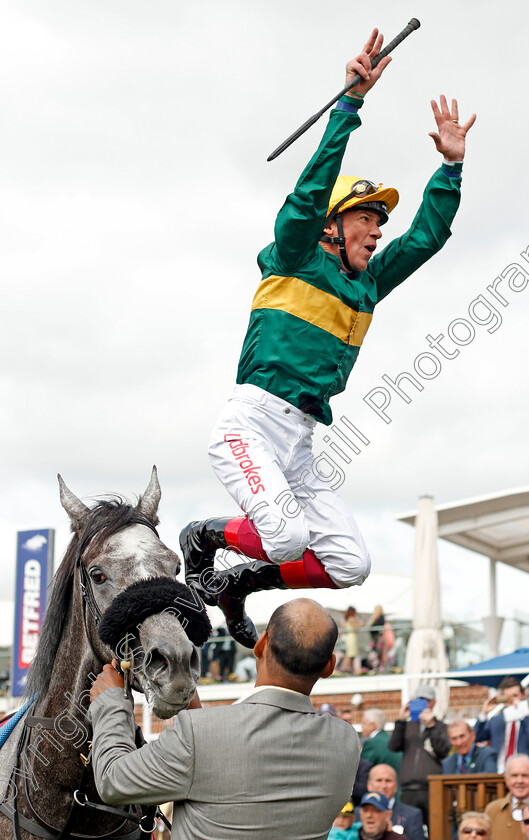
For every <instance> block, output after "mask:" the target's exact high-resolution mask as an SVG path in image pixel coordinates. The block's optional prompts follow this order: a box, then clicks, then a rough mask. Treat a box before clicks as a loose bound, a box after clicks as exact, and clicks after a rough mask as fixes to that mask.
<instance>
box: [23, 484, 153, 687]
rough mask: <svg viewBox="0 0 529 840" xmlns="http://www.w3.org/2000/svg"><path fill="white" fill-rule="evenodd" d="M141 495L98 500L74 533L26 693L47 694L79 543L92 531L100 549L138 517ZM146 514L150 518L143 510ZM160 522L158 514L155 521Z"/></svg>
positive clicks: (59, 571) (92, 543)
mask: <svg viewBox="0 0 529 840" xmlns="http://www.w3.org/2000/svg"><path fill="white" fill-rule="evenodd" d="M140 502H141V497H140V499H138V504H137V506H136V507H133V506H132V505H130V504H128V503H127V502H125V501H124V500H123V499H122V498H120V497H118V496H116V497H114V498H111V499H106V500H102V501H100V502H98V503H97V504H96V505H95V506H94V507H93V508H92V509H91V510H90V511H89V513H87V515H86V518H85V520H84V521H83V525H82V529H81V531H80V533H79V534H77V533H74V535H73V537H72V539H71V540H70V543H69V545H68V548H67V549H66V553H65V555H64V558H63V560H62V562H61V565H60V566H59V568H58V569H57V572H56V574H55V576H54V578H53V582H52V585H51V593H50V596H49V598H48V605H47V608H46V615H45V618H44V623H43V625H42V630H41V633H40V638H39V643H38V647H37V652H36V654H35V657H34V659H33V662H32V663H31V668H30V669H29V674H28V678H27V680H26V684H25V686H24V696H25V697H27V698H29V697H33V695H34V694H35V692H38V694H39V697H40V698H42V697H44V696H45V695H46V693H47V691H48V687H49V684H50V679H51V673H52V670H53V666H54V664H55V658H56V655H57V650H58V648H59V644H60V641H61V638H62V634H63V630H64V625H65V621H66V616H67V614H68V607H69V605H70V602H71V599H72V592H73V582H74V575H75V566H76V560H77V555H78V552H79V547H80V545H81V543H82V542H83V541H84V540H85V538H86V536H87V535H90V534H92V535H93V538H92V539H91V540H90V549H91V550H92V549H93V548H95V549H98V548H99V547H100V546H101V545H102V544H103V543H104V542H105V540H107V539H108V538H109V537H111V536H113V535H114V534H116V533H117V532H118V531H121V530H122V529H123V528H126V527H127V526H128V525H132V524H134V522H135V521H137V517H138V515H140V512H139V506H140ZM142 516H143V518H147V517H145V516H144V515H143V514H142ZM152 524H153V525H157V524H158V518H156V520H155V521H153V523H152Z"/></svg>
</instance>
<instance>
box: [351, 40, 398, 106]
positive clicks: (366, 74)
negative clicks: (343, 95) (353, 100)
mask: <svg viewBox="0 0 529 840" xmlns="http://www.w3.org/2000/svg"><path fill="white" fill-rule="evenodd" d="M383 41H384V36H383V35H381V34H379V31H378V29H373V31H372V33H371V35H370V36H369V39H368V41H367V43H366V44H365V46H364V48H363V50H362V52H361V53H359V54H358V55H357V56H356V58H352V59H351V61H348V62H347V64H346V65H345V84H346V85H347V84H348V83H349V82H350V81H351V79H352V78H353V76H356V74H357V73H359V74H360V75H361V76H362V79H364V80H365V81H362V82H359V83H358V84H357V85H355V86H354V88H351V90H350V91H348V93H351V94H353V93H355V91H356V93H362V94H366V93H367V92H368V90H371V88H372V87H373V85H374V84H376V83H377V82H378V80H379V79H380V77H381V75H382V73H383V72H384V70H385V68H386V67H387V66H388V64H389V62H390V61H391V56H389V55H387V56H385V58H383V59H382V60H381V62H380V64H377V66H376V67H375V69H374V70H371V61H372V60H373V59H374V58H376V56H377V55H378V54H379V52H380V50H381V49H382V43H383Z"/></svg>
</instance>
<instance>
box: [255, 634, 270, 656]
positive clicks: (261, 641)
mask: <svg viewBox="0 0 529 840" xmlns="http://www.w3.org/2000/svg"><path fill="white" fill-rule="evenodd" d="M267 644H268V635H267V632H266V630H263V632H262V633H261V635H260V636H259V638H258V639H257V641H256V643H255V646H254V649H253V652H254V653H255V655H256V657H257V659H261V657H262V655H263V653H264V649H265V647H266V645H267Z"/></svg>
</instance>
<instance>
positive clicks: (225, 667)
mask: <svg viewBox="0 0 529 840" xmlns="http://www.w3.org/2000/svg"><path fill="white" fill-rule="evenodd" d="M217 636H218V639H219V640H218V642H217V644H216V645H215V653H214V654H213V656H214V658H215V659H217V660H218V663H219V676H220V679H221V680H222V681H226V680H227V679H228V678H229V676H230V674H232V673H233V666H234V663H235V642H234V641H233V639H232V638H231V636H230V635H229V633H228V629H227V628H226V627H219V629H218V631H217Z"/></svg>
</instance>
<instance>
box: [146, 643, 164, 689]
mask: <svg viewBox="0 0 529 840" xmlns="http://www.w3.org/2000/svg"><path fill="white" fill-rule="evenodd" d="M143 670H144V672H145V675H146V676H147V677H148V678H149V680H150V681H151V682H154V683H157V682H159V681H160V680H161V679H163V678H164V677H165V675H166V674H167V671H168V670H169V660H168V659H167V657H166V656H165V655H164V654H163V653H162V652H161V651H159V650H157V649H156V648H154V649H153V650H151V651H149V654H148V656H147V662H146V663H145V667H144V669H143Z"/></svg>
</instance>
